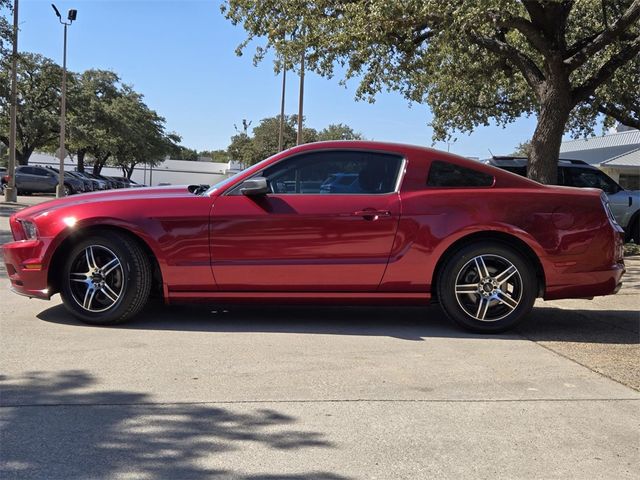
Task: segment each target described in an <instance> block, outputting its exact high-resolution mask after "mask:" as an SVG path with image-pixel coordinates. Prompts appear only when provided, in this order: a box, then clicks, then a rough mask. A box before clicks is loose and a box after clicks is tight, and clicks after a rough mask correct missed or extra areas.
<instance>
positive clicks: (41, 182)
mask: <svg viewBox="0 0 640 480" xmlns="http://www.w3.org/2000/svg"><path fill="white" fill-rule="evenodd" d="M15 181H16V188H17V190H18V194H19V195H22V194H29V193H55V191H56V187H57V185H58V174H57V172H56V171H54V170H53V169H51V168H45V167H32V166H29V165H20V166H18V167H16V178H15ZM64 188H65V195H71V194H73V193H78V192H79V191H81V189H82V188H84V186H83V184H82V182H81V181H80V180H77V179H74V178H70V177H67V176H65V179H64Z"/></svg>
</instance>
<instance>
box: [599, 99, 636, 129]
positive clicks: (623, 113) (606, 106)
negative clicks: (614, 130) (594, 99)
mask: <svg viewBox="0 0 640 480" xmlns="http://www.w3.org/2000/svg"><path fill="white" fill-rule="evenodd" d="M596 110H598V112H600V113H602V114H604V115H608V116H609V117H611V118H615V119H616V120H617V121H619V122H620V123H622V124H623V125H627V126H629V127H632V128H637V129H639V130H640V117H633V116H632V115H631V114H630V113H629V110H627V109H622V108H620V107H618V106H617V105H614V104H613V103H599V104H597V105H596Z"/></svg>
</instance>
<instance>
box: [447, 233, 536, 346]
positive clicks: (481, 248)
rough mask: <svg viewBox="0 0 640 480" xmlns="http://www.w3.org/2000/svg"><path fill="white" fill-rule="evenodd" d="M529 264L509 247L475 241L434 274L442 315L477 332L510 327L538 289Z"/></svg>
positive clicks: (531, 301)
mask: <svg viewBox="0 0 640 480" xmlns="http://www.w3.org/2000/svg"><path fill="white" fill-rule="evenodd" d="M537 283H538V282H537V279H536V274H535V270H534V267H533V266H532V265H531V264H530V262H529V261H528V260H527V259H526V258H525V257H524V256H522V255H521V254H519V253H518V252H516V251H515V250H514V249H512V248H510V247H507V246H503V245H501V244H497V243H491V242H479V243H475V244H471V245H468V246H466V247H463V248H462V249H460V250H458V251H456V252H455V253H454V254H453V255H452V256H451V258H449V259H448V260H447V262H446V264H445V265H444V267H443V269H442V271H441V273H440V276H439V278H438V298H439V300H440V304H441V306H442V309H443V310H444V312H445V313H446V315H447V316H448V317H449V318H450V319H452V320H453V321H454V322H456V323H457V324H459V325H461V326H462V327H464V328H467V329H469V330H472V331H475V332H480V333H497V332H502V331H504V330H507V329H509V328H512V327H513V326H515V325H516V324H518V323H519V322H521V321H522V320H523V319H524V318H525V317H526V315H527V314H528V313H529V312H530V311H531V308H532V307H533V303H534V301H535V299H536V296H537V292H538V284H537Z"/></svg>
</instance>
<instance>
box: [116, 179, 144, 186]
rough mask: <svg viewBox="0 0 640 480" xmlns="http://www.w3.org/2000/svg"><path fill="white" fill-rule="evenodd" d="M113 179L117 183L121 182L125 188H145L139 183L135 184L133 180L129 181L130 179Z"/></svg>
mask: <svg viewBox="0 0 640 480" xmlns="http://www.w3.org/2000/svg"><path fill="white" fill-rule="evenodd" d="M113 178H115V179H116V180H118V181H119V182H122V183H123V184H124V186H125V187H126V188H140V187H146V185H141V184H139V183H136V182H134V181H133V180H131V179H130V178H126V177H113Z"/></svg>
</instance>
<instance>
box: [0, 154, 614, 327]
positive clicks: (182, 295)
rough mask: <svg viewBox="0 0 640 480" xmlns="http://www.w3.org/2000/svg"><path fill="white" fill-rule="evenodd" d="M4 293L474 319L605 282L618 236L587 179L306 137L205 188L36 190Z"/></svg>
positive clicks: (71, 306)
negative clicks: (40, 196) (330, 307)
mask: <svg viewBox="0 0 640 480" xmlns="http://www.w3.org/2000/svg"><path fill="white" fill-rule="evenodd" d="M10 223H11V229H12V233H13V236H14V238H15V242H12V243H8V244H5V245H4V247H3V252H4V260H5V262H6V264H7V272H8V275H9V278H10V280H11V286H12V288H13V290H14V291H15V292H17V293H20V294H23V295H27V296H29V297H38V298H44V299H48V298H50V297H51V296H52V295H53V294H55V293H57V292H60V294H61V296H62V300H63V301H64V304H65V306H66V307H67V308H68V310H69V311H70V312H71V313H72V314H74V315H75V316H76V317H78V318H79V319H81V320H83V321H85V322H88V323H93V324H116V323H120V322H122V321H125V320H127V319H129V318H131V317H133V316H134V315H136V314H137V313H138V312H140V310H141V309H142V308H143V307H144V305H145V303H147V300H148V298H149V296H150V295H151V294H157V295H159V296H162V297H163V298H164V301H165V302H167V303H174V302H184V301H203V300H204V301H210V302H212V303H225V304H228V303H231V302H241V303H247V302H277V303H293V302H297V303H302V302H316V303H331V304H337V303H350V304H353V303H360V304H363V303H364V304H373V303H382V304H386V305H400V304H420V303H428V302H429V301H437V302H438V303H439V304H440V305H441V307H442V309H443V310H444V312H445V313H446V314H447V315H448V316H449V317H450V318H451V319H452V320H454V321H455V322H457V323H458V324H460V325H462V326H463V327H466V328H468V329H471V330H474V331H479V332H498V331H502V330H505V329H507V328H509V327H512V326H514V325H515V324H516V323H518V322H519V321H520V320H522V319H523V318H524V317H526V315H527V314H528V313H529V312H530V310H531V308H532V306H533V303H534V300H535V299H536V297H543V298H545V299H558V298H587V297H593V296H595V295H608V294H612V293H616V292H617V291H618V289H619V288H620V285H621V283H620V279H621V277H622V274H623V272H624V264H623V259H622V238H623V237H622V236H623V233H624V232H623V230H622V228H620V227H619V226H618V225H617V224H616V222H615V220H614V218H613V216H612V215H611V212H610V211H609V208H608V206H607V199H606V197H605V196H604V194H602V193H601V192H600V191H599V190H590V189H577V188H575V189H574V188H567V187H550V186H544V185H540V184H538V183H536V182H533V181H530V180H527V179H526V178H522V177H520V176H518V175H514V174H511V173H509V172H506V171H503V170H499V169H497V168H494V167H491V166H488V165H483V164H480V163H477V162H474V161H471V160H468V159H465V158H461V157H458V156H455V155H451V154H448V153H444V152H440V151H437V150H432V149H428V148H421V147H414V146H408V145H395V144H387V143H378V142H323V143H315V144H308V145H302V146H299V147H296V148H292V149H290V150H287V151H285V152H282V153H279V154H277V155H275V156H273V157H271V158H268V159H266V160H264V161H263V162H261V163H259V164H257V165H254V166H252V167H250V168H248V169H247V170H245V171H244V172H242V173H240V174H238V175H236V176H234V177H232V178H229V179H227V180H224V181H223V182H221V183H218V184H217V185H214V186H213V187H211V188H209V189H208V190H206V191H200V189H199V188H197V187H194V186H192V187H186V186H185V187H173V186H171V187H159V188H143V189H135V190H133V189H127V190H119V191H112V192H106V193H98V192H96V193H89V194H85V195H81V196H76V197H73V198H65V199H60V200H53V201H50V202H47V203H43V204H41V205H38V206H34V207H31V208H27V209H25V210H22V211H20V212H18V213H16V214H15V215H13V216H12V217H11V220H10Z"/></svg>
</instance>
